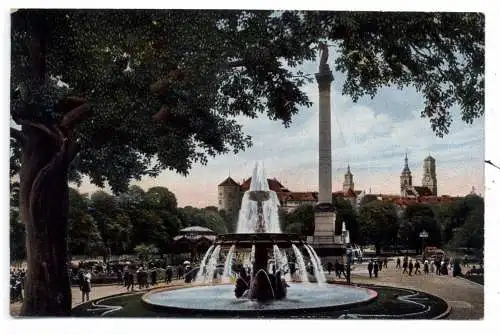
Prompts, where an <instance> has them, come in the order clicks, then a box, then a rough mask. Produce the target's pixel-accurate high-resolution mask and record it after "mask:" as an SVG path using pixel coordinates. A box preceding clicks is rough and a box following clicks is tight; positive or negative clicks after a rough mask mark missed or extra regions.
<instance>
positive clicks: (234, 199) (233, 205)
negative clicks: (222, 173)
mask: <svg viewBox="0 0 500 335" xmlns="http://www.w3.org/2000/svg"><path fill="white" fill-rule="evenodd" d="M217 191H218V198H219V204H218V207H219V210H220V209H223V210H224V211H226V213H227V214H228V215H229V216H231V217H232V218H233V219H234V218H236V217H237V216H238V211H239V209H240V205H241V204H240V202H241V196H240V185H239V184H238V183H237V182H235V181H234V179H232V178H231V177H227V178H226V179H225V180H224V181H223V182H222V183H220V184H219V185H218V186H217Z"/></svg>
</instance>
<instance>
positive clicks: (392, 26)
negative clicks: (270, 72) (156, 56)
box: [305, 11, 484, 136]
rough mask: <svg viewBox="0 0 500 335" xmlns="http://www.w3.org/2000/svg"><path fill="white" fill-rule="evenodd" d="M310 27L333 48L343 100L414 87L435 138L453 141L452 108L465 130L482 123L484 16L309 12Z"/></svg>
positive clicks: (312, 32) (477, 14)
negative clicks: (392, 88)
mask: <svg viewBox="0 0 500 335" xmlns="http://www.w3.org/2000/svg"><path fill="white" fill-rule="evenodd" d="M305 20H306V22H307V24H306V25H307V26H308V28H309V30H308V32H309V34H310V35H312V36H320V35H323V36H324V37H325V39H327V40H330V41H334V42H335V45H336V46H337V47H338V51H339V56H338V57H337V59H336V60H335V64H336V67H335V69H336V70H337V71H340V72H344V73H346V81H345V82H344V85H343V89H342V93H343V94H347V95H350V96H351V97H352V98H353V100H354V101H356V100H357V99H358V98H359V97H361V96H363V95H365V94H368V95H370V96H372V97H373V96H374V95H375V94H376V93H377V91H378V89H379V88H380V87H383V86H389V85H390V86H395V87H398V88H402V87H405V86H414V87H415V88H416V90H417V91H418V92H420V93H421V94H422V95H423V97H424V99H425V106H424V108H423V110H422V112H421V114H422V117H426V118H429V119H430V122H431V126H432V129H433V131H434V132H435V133H436V135H438V136H443V135H444V134H447V133H448V129H449V126H450V124H451V121H452V116H451V114H450V109H451V107H452V106H453V105H458V106H459V107H460V110H461V116H462V120H463V121H465V122H467V123H472V122H473V121H474V119H475V118H477V117H479V116H481V115H483V113H484V15H483V14H481V13H436V12H434V13H414V12H412V13H390V12H385V13H381V12H343V13H338V12H315V11H310V12H306V13H305ZM305 38H307V37H305Z"/></svg>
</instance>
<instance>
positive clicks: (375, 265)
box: [373, 262, 380, 278]
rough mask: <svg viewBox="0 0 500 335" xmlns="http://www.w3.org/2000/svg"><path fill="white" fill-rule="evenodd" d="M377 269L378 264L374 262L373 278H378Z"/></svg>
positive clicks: (378, 267)
mask: <svg viewBox="0 0 500 335" xmlns="http://www.w3.org/2000/svg"><path fill="white" fill-rule="evenodd" d="M379 269H380V262H375V264H373V274H374V275H375V278H378V270H379Z"/></svg>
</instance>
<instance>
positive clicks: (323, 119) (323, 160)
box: [308, 45, 345, 264]
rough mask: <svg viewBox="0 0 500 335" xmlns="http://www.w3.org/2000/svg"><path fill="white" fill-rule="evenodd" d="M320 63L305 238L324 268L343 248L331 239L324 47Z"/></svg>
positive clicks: (332, 218) (328, 75)
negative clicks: (313, 196) (312, 188)
mask: <svg viewBox="0 0 500 335" xmlns="http://www.w3.org/2000/svg"><path fill="white" fill-rule="evenodd" d="M320 49H321V51H322V53H321V61H320V65H319V71H318V73H316V81H317V82H318V89H319V125H318V126H319V162H318V163H319V164H318V205H317V206H316V208H315V213H314V236H310V237H308V241H309V243H311V244H312V245H313V247H314V248H315V249H316V252H317V253H318V255H319V256H320V258H321V260H322V263H323V264H326V263H327V262H329V261H331V262H332V263H333V262H335V259H337V258H338V257H342V255H343V254H344V253H345V248H343V246H342V245H341V244H340V243H339V242H340V240H339V241H337V240H336V238H337V237H340V236H337V237H336V236H335V218H336V215H335V208H334V207H333V205H332V117H331V113H332V112H331V108H330V104H331V101H330V99H331V83H332V81H333V74H332V71H331V70H330V67H329V66H328V64H327V60H328V47H327V46H326V45H320Z"/></svg>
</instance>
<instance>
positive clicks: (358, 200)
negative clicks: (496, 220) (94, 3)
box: [9, 9, 499, 320]
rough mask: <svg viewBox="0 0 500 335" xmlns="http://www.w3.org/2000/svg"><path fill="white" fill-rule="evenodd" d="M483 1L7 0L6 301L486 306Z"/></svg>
mask: <svg viewBox="0 0 500 335" xmlns="http://www.w3.org/2000/svg"><path fill="white" fill-rule="evenodd" d="M484 112H485V14H484V13H478V12H397V11H392V12H389V11H363V12H361V11H359V12H357V11H319V10H234V9H231V10H208V9H199V10H193V9H189V10H180V9H12V10H11V11H10V148H9V150H10V207H9V208H10V211H9V213H10V221H9V228H10V230H9V232H10V235H9V237H10V277H9V278H10V314H11V316H12V317H14V318H25V317H75V318H106V317H111V318H113V317H119V318H124V317H130V318H151V317H155V318H157V317H163V318H220V319H231V318H241V319H384V320H386V319H387V320H399V319H418V320H435V319H447V320H481V319H483V318H484V271H485V264H484V212H485V206H484V194H485V174H484V170H485V166H489V167H491V168H493V169H499V168H498V166H497V165H495V162H492V161H490V160H488V159H487V158H486V157H485V154H484V152H485V135H484V127H485V120H484Z"/></svg>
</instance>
